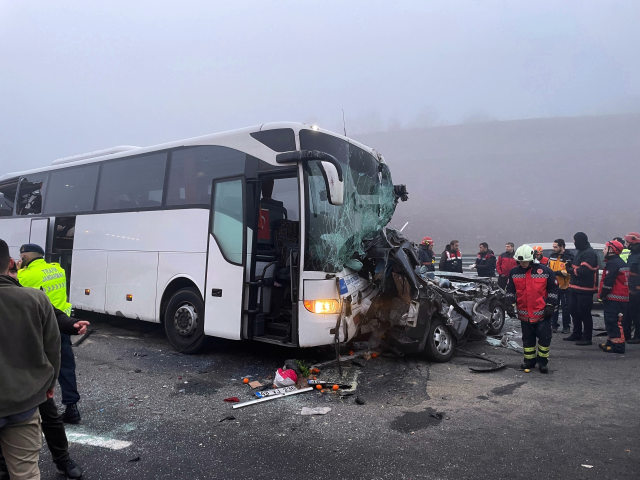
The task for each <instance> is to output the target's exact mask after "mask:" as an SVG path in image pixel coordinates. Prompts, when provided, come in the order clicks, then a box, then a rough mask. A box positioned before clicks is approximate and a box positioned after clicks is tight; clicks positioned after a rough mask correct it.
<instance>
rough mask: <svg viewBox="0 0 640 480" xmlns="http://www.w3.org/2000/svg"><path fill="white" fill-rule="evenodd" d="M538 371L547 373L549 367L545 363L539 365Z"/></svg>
mask: <svg viewBox="0 0 640 480" xmlns="http://www.w3.org/2000/svg"><path fill="white" fill-rule="evenodd" d="M540 373H549V367H548V366H546V365H540Z"/></svg>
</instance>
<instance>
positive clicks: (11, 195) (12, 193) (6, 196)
mask: <svg viewBox="0 0 640 480" xmlns="http://www.w3.org/2000/svg"><path fill="white" fill-rule="evenodd" d="M17 191H18V182H12V183H6V184H4V185H0V217H10V216H12V215H13V205H14V204H15V201H16V193H17Z"/></svg>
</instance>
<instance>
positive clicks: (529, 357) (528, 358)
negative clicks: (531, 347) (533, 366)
mask: <svg viewBox="0 0 640 480" xmlns="http://www.w3.org/2000/svg"><path fill="white" fill-rule="evenodd" d="M547 356H548V355H547ZM534 358H536V354H535V353H531V354H525V355H524V359H525V360H533V359H534Z"/></svg>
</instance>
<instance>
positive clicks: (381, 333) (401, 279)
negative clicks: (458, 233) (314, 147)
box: [342, 228, 505, 362]
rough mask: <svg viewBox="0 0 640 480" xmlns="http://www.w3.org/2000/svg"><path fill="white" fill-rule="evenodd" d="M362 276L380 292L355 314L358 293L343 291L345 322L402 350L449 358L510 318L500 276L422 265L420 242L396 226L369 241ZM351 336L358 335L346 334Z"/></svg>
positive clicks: (374, 343)
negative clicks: (428, 269)
mask: <svg viewBox="0 0 640 480" xmlns="http://www.w3.org/2000/svg"><path fill="white" fill-rule="evenodd" d="M365 252H366V253H365V255H364V257H363V258H362V259H361V262H362V268H361V269H360V271H359V276H360V277H364V278H369V279H371V283H372V285H373V288H374V289H375V293H374V294H373V295H372V296H368V297H367V298H366V300H365V301H366V303H367V304H368V305H367V307H368V308H367V310H366V313H364V315H363V314H361V313H360V314H358V315H355V316H354V315H353V314H352V312H353V310H354V305H358V304H360V303H361V302H362V301H363V300H362V299H361V298H360V297H359V296H358V295H355V296H354V295H347V296H344V297H343V311H342V320H343V321H344V324H343V328H344V329H345V330H346V331H347V332H348V331H349V330H355V335H367V336H368V346H369V348H371V349H374V348H378V347H379V346H382V347H385V348H388V349H391V350H393V351H397V352H402V353H420V352H424V353H425V354H426V355H427V356H428V357H429V358H430V359H431V360H433V361H436V362H446V361H448V360H449V359H451V357H452V356H453V354H454V351H455V349H456V346H458V345H461V344H463V343H465V342H466V341H467V340H469V339H470V338H472V337H473V336H485V335H496V334H497V333H499V332H500V330H502V327H503V325H504V320H505V304H504V297H505V294H504V291H503V290H502V289H501V288H500V287H498V285H497V282H496V281H495V279H491V278H478V277H469V276H465V275H462V274H445V273H438V274H436V275H433V276H432V278H429V277H427V276H426V275H425V273H424V272H421V271H420V268H419V265H420V262H419V260H418V257H417V251H416V246H415V244H413V243H412V242H411V241H409V240H408V239H407V238H406V237H404V236H403V235H402V233H400V232H399V231H397V230H394V229H391V228H384V229H381V230H380V231H379V232H378V234H377V235H376V236H375V237H374V238H373V239H371V240H369V241H367V242H366V243H365ZM345 336H347V337H349V336H354V335H353V334H352V335H345Z"/></svg>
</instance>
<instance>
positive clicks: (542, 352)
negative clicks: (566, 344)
mask: <svg viewBox="0 0 640 480" xmlns="http://www.w3.org/2000/svg"><path fill="white" fill-rule="evenodd" d="M550 348H551V347H543V346H542V345H538V356H539V357H542V358H549V349H550Z"/></svg>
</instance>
